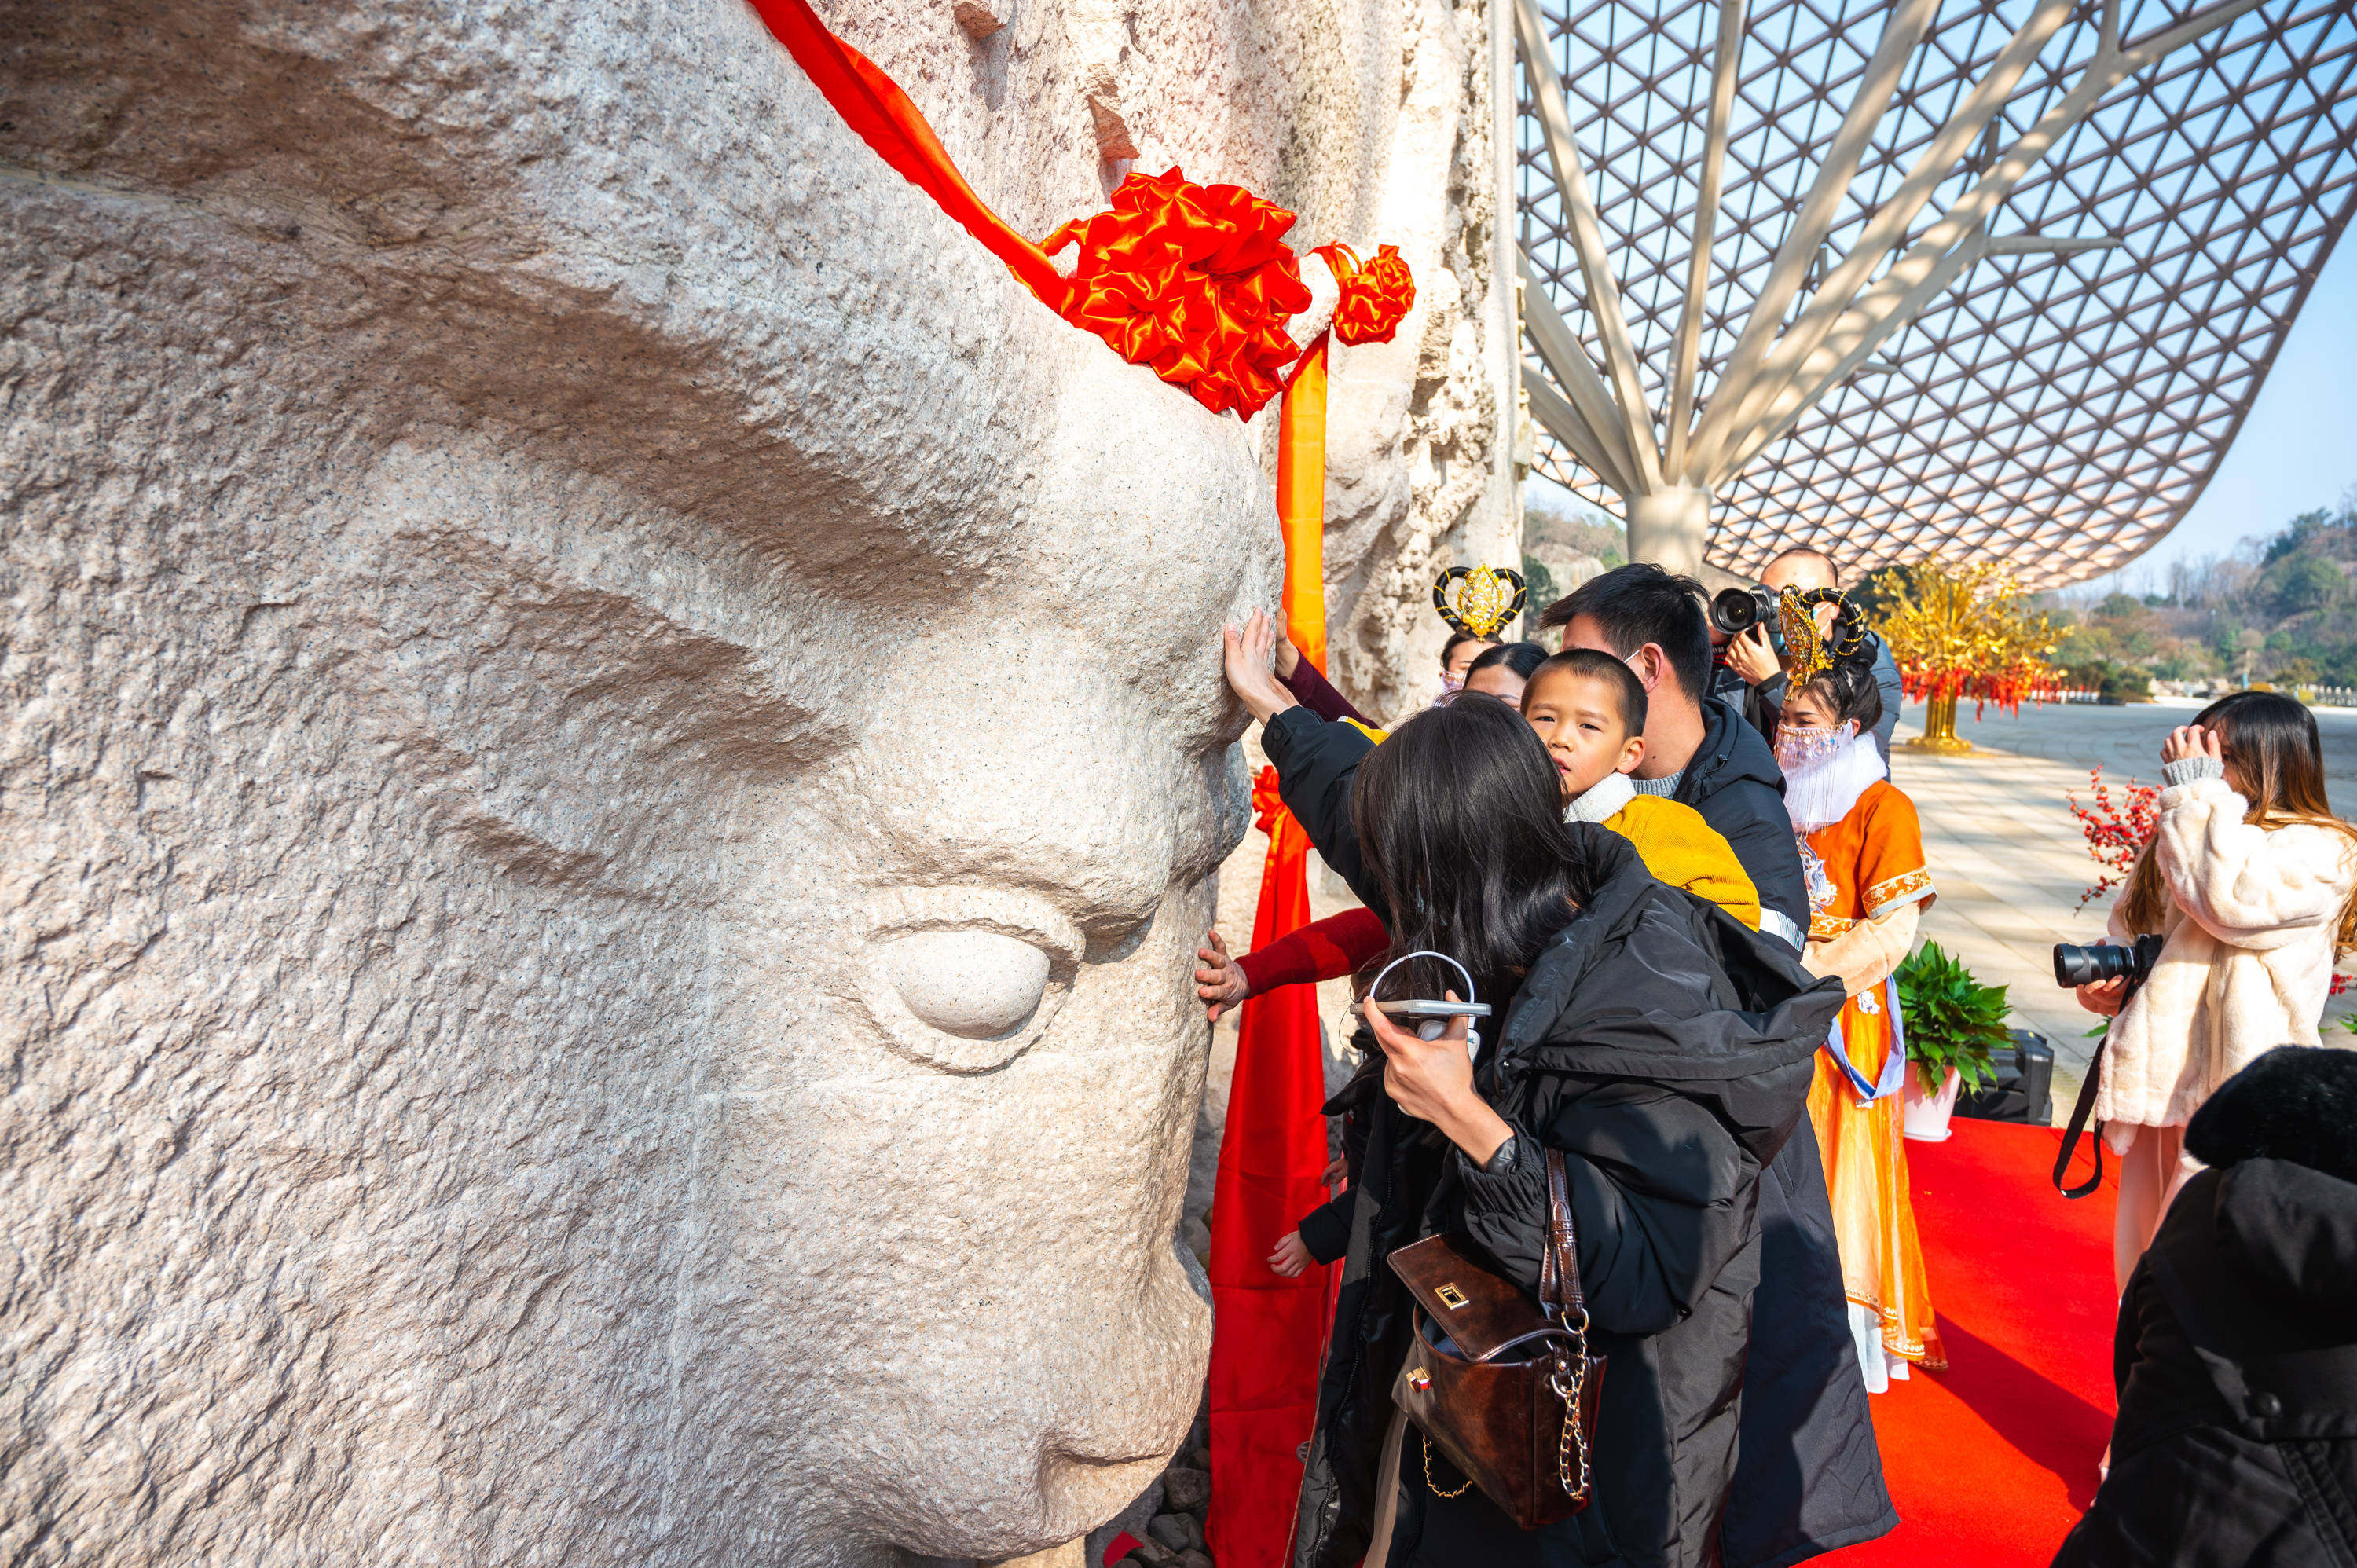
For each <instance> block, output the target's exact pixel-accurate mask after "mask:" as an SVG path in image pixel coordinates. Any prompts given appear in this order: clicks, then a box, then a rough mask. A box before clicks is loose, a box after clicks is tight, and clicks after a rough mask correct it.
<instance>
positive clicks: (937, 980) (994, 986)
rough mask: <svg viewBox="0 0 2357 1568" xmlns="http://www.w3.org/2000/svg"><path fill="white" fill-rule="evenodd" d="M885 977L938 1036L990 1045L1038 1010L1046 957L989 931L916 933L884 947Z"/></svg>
mask: <svg viewBox="0 0 2357 1568" xmlns="http://www.w3.org/2000/svg"><path fill="white" fill-rule="evenodd" d="M881 957H882V959H883V962H884V972H885V974H886V976H887V977H888V979H889V980H890V981H891V982H892V988H893V989H894V990H895V991H897V992H899V993H900V1000H901V1001H903V1002H905V1003H907V1004H908V1006H909V1012H911V1013H913V1014H915V1015H917V1016H918V1017H919V1018H921V1019H923V1020H924V1021H925V1022H926V1023H927V1024H930V1025H931V1026H933V1027H934V1028H936V1029H939V1030H941V1031H942V1033H943V1034H945V1035H956V1036H959V1037H961V1038H963V1039H968V1040H992V1039H997V1038H1000V1037H1002V1036H1006V1035H1011V1034H1013V1033H1014V1032H1015V1031H1016V1030H1017V1029H1019V1028H1021V1027H1022V1026H1023V1025H1024V1024H1025V1023H1026V1022H1028V1020H1029V1018H1030V1016H1031V1015H1032V1014H1033V1013H1034V1012H1036V1011H1038V1010H1039V998H1040V997H1041V995H1042V994H1044V993H1045V992H1046V991H1047V988H1048V955H1047V953H1046V952H1044V951H1042V950H1040V949H1039V948H1038V947H1035V946H1034V945H1032V944H1031V943H1029V942H1027V941H1024V940H1021V939H1020V938H1017V937H1009V936H1002V935H1000V934H999V933H998V932H996V931H976V930H963V931H959V930H949V931H917V932H914V933H911V934H910V935H909V936H905V937H901V938H899V940H896V941H893V942H891V943H890V944H888V946H886V947H885V949H884V950H883V952H882V954H881Z"/></svg>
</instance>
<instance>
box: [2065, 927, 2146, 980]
mask: <svg viewBox="0 0 2357 1568" xmlns="http://www.w3.org/2000/svg"><path fill="white" fill-rule="evenodd" d="M2160 943H2161V940H2160V938H2158V937H2151V936H2146V937H2138V938H2137V939H2136V945H2134V946H2133V947H2117V946H2115V945H2114V944H2112V943H2110V942H2090V943H2089V944H2088V945H2087V946H2085V947H2083V948H2079V947H2072V945H2071V944H2070V943H2069V942H2056V943H2055V944H2054V983H2055V984H2057V985H2066V986H2071V987H2073V988H2076V987H2078V986H2082V985H2099V984H2101V983H2103V982H2104V981H2106V980H2118V979H2121V978H2123V977H2125V978H2126V981H2127V983H2128V989H2129V990H2130V991H2134V990H2135V989H2136V987H2137V986H2139V985H2142V984H2143V983H2145V982H2146V981H2147V979H2149V978H2151V975H2152V966H2153V961H2155V960H2156V959H2158V958H2159V957H2160Z"/></svg>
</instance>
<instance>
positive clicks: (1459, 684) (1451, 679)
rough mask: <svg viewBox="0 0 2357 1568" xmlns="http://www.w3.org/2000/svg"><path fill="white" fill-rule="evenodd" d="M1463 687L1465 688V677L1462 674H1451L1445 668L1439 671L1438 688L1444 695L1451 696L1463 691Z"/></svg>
mask: <svg viewBox="0 0 2357 1568" xmlns="http://www.w3.org/2000/svg"><path fill="white" fill-rule="evenodd" d="M1464 689H1465V677H1464V676H1462V675H1453V674H1451V673H1449V672H1448V671H1446V670H1443V671H1441V672H1440V690H1441V693H1442V694H1443V695H1444V696H1451V697H1453V696H1455V695H1456V694H1457V693H1459V692H1461V691H1463V690H1464Z"/></svg>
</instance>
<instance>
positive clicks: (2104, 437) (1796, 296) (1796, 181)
mask: <svg viewBox="0 0 2357 1568" xmlns="http://www.w3.org/2000/svg"><path fill="white" fill-rule="evenodd" d="M1517 24H1518V26H1517V31H1518V35H1519V38H1520V44H1521V58H1522V63H1523V71H1522V102H1521V119H1520V136H1519V157H1520V164H1521V189H1520V192H1519V207H1520V212H1519V222H1520V226H1521V237H1522V241H1523V254H1524V276H1525V297H1524V314H1523V321H1524V331H1525V338H1526V347H1527V348H1528V349H1529V350H1530V352H1529V354H1528V356H1527V360H1526V363H1525V366H1524V381H1525V385H1526V386H1527V387H1528V388H1529V389H1530V394H1531V401H1532V408H1533V413H1534V415H1535V416H1536V419H1537V422H1538V424H1540V426H1541V430H1542V435H1541V443H1540V450H1539V458H1538V466H1539V467H1540V469H1541V471H1542V472H1544V473H1546V474H1547V475H1549V476H1550V477H1552V478H1555V479H1557V480H1559V481H1561V482H1562V483H1563V484H1565V485H1567V486H1569V487H1570V488H1571V489H1574V490H1576V491H1577V492H1579V493H1580V494H1582V495H1583V496H1584V497H1586V498H1587V499H1591V500H1593V501H1595V502H1597V503H1598V504H1599V505H1601V506H1603V507H1605V508H1606V509H1608V510H1611V511H1613V512H1616V513H1618V514H1620V515H1621V516H1624V517H1626V518H1628V519H1629V521H1630V524H1631V550H1632V552H1633V553H1635V554H1636V555H1637V556H1638V557H1639V558H1652V559H1661V560H1664V561H1668V562H1673V563H1678V564H1692V562H1693V560H1694V559H1695V557H1696V556H1698V555H1700V554H1702V553H1706V554H1707V558H1708V559H1709V560H1710V561H1711V562H1712V563H1714V564H1717V565H1721V566H1725V567H1727V568H1728V569H1730V570H1734V571H1737V572H1756V571H1757V570H1758V569H1759V567H1760V565H1761V564H1764V563H1765V562H1766V561H1767V560H1768V559H1769V557H1770V556H1771V555H1773V554H1775V553H1777V552H1778V551H1780V550H1781V549H1784V548H1787V547H1789V546H1791V545H1794V544H1810V545H1813V546H1816V547H1817V548H1820V549H1824V550H1825V551H1827V552H1828V553H1831V554H1833V555H1834V556H1835V559H1836V560H1837V561H1839V562H1840V563H1841V564H1842V566H1843V568H1844V570H1845V573H1846V574H1854V573H1857V572H1860V571H1863V570H1867V569H1871V568H1873V567H1876V566H1879V565H1884V564H1889V563H1892V562H1895V561H1902V560H1912V559H1921V557H1923V556H1925V555H1927V554H1937V555H1940V556H1943V557H1945V558H1948V559H1950V560H1955V561H1964V560H1972V559H1983V558H1986V557H1989V556H1992V555H1994V556H1997V557H2000V558H2002V559H2004V560H2005V561H2006V562H2007V564H2009V565H2010V566H2011V567H2012V568H2013V570H2014V571H2015V572H2016V574H2017V575H2018V576H2019V578H2020V580H2021V581H2022V582H2023V583H2024V584H2025V585H2029V586H2051V585H2059V584H2062V583H2066V582H2071V581H2074V580H2077V579H2080V578H2083V577H2087V576H2090V575H2094V574H2096V573H2100V572H2104V571H2107V570H2110V569H2112V568H2114V567H2116V566H2118V565H2121V564H2125V563H2126V562H2127V561H2129V560H2130V559H2132V558H2133V557H2135V556H2136V555H2137V554H2139V553H2142V552H2143V551H2145V550H2146V549H2147V548H2149V547H2150V546H2151V545H2152V544H2153V543H2154V542H2157V541H2158V539H2159V538H2160V537H2161V536H2162V535H2163V534H2165V533H2167V532H2169V529H2170V528H2171V527H2172V526H2174V525H2175V523H2176V522H2177V521H2178V520H2179V518H2180V517H2182V516H2183V515H2184V513H2185V510H2186V509H2187V508H2188V507H2190V505H2191V504H2192V502H2193V500H2194V499H2195V498H2196V497H2197V496H2198V495H2199V494H2200V493H2201V487H2202V486H2203V484H2204V483H2205V482H2206V481H2207V480H2208V478H2209V477H2210V475H2211V473H2212V470H2213V469H2214V468H2215V467H2216V465H2217V463H2218V460H2219V458H2220V457H2221V456H2222V455H2223V454H2224V452H2225V450H2226V448H2227V446H2228V444H2229V443H2230V442H2232V440H2233V436H2234V433H2235V430H2236V428H2237V427H2238V426H2239V424H2241V422H2242V420H2243V417H2244V414H2245V413H2248V411H2249V409H2250V407H2251V403H2252V400H2253V399H2254V398H2255V396H2256V394H2257V392H2258V389H2259V385H2260V382H2261V381H2262V380H2263V379H2264V378H2265V376H2266V371H2267V367H2268V364H2269V362H2270V361H2271V360H2273V358H2274V356H2275V353H2276V349H2277V348H2278V347H2279V346H2280V344H2281V343H2282V341H2283V338H2284V334H2285V331H2286V330H2287V328H2288V327H2289V326H2290V324H2291V322H2292V319H2293V317H2295V316H2296V315H2297V314H2298V310H2299V306H2300V305H2301V302H2302V301H2303V299H2304V298H2305V297H2306V295H2307V293H2308V290H2309V285H2310V284H2312V283H2313V282H2314V280H2315V277H2316V274H2317V272H2318V270H2319V268H2320V267H2321V266H2322V265H2323V263H2324V260H2325V257H2326V256H2327V254H2328V253H2329V252H2330V250H2331V247H2332V244H2333V242H2334V241H2335V239H2336V238H2337V237H2338V236H2339V234H2340V232H2341V229H2342V228H2343V227H2344V226H2345V224H2346V223H2347V220H2348V218H2349V214H2350V209H2351V202H2352V197H2357V183H2352V175H2357V154H2353V153H2352V139H2357V5H2351V4H2345V3H2344V4H2328V5H2318V4H2302V3H2299V0H2226V3H2224V4H2205V3H2197V4H2190V5H2189V4H2182V3H2173V0H2113V3H2111V4H2102V3H2097V0H1838V3H1835V4H1826V3H1823V0H1760V3H1758V4H1756V5H1749V6H1747V5H1744V4H1742V3H1741V0H1728V3H1727V4H1715V3H1710V0H1691V3H1679V0H1661V3H1659V4H1655V5H1640V4H1620V3H1615V0H1606V3H1603V4H1584V3H1577V0H1574V3H1566V0H1519V6H1518V15H1517ZM1539 62H1544V66H1543V68H1542V69H1537V70H1534V65H1536V64H1538V63H1539ZM1698 215H1699V216H1698ZM1698 229H1699V234H1698V232H1697V231H1698ZM1698 251H1699V252H1700V254H1697V252H1698ZM1705 531H1707V532H1705Z"/></svg>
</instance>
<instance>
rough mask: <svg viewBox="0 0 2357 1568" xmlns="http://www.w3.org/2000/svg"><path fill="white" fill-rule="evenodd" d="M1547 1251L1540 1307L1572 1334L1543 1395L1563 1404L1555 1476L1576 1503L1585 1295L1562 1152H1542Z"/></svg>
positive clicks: (1580, 1474)
mask: <svg viewBox="0 0 2357 1568" xmlns="http://www.w3.org/2000/svg"><path fill="white" fill-rule="evenodd" d="M1546 1185H1547V1247H1546V1251H1545V1254H1544V1256H1542V1257H1541V1258H1540V1260H1539V1305H1540V1306H1542V1307H1544V1309H1545V1310H1546V1313H1547V1315H1548V1316H1551V1317H1553V1318H1555V1321H1556V1322H1558V1323H1561V1324H1562V1325H1563V1326H1565V1327H1566V1328H1567V1329H1569V1330H1570V1331H1571V1336H1572V1348H1571V1350H1570V1353H1569V1354H1567V1355H1566V1354H1564V1353H1562V1352H1557V1353H1556V1356H1555V1365H1554V1366H1553V1367H1552V1368H1551V1369H1549V1370H1548V1373H1547V1391H1549V1392H1550V1393H1552V1394H1554V1395H1555V1398H1557V1399H1559V1400H1561V1401H1563V1434H1562V1436H1561V1437H1559V1438H1558V1439H1557V1440H1556V1442H1555V1476H1556V1478H1557V1479H1558V1480H1560V1481H1561V1482H1562V1483H1563V1489H1564V1491H1565V1492H1566V1494H1567V1495H1568V1496H1570V1497H1571V1498H1575V1499H1578V1498H1586V1497H1587V1488H1588V1486H1589V1483H1590V1479H1591V1477H1590V1474H1589V1470H1588V1454H1587V1427H1585V1426H1584V1425H1582V1424H1581V1423H1580V1419H1579V1413H1580V1406H1581V1404H1582V1403H1583V1402H1584V1401H1585V1400H1586V1398H1587V1293H1586V1292H1585V1291H1583V1290H1582V1289H1581V1288H1580V1283H1579V1239H1578V1237H1577V1234H1575V1232H1574V1231H1573V1230H1572V1222H1571V1190H1570V1182H1569V1180H1568V1178H1567V1177H1566V1176H1565V1175H1564V1169H1563V1151H1562V1150H1560V1149H1549V1150H1548V1151H1547V1152H1546Z"/></svg>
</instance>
